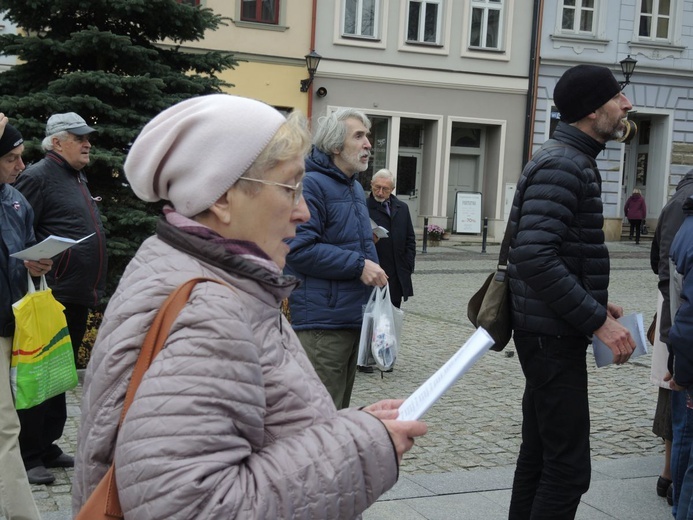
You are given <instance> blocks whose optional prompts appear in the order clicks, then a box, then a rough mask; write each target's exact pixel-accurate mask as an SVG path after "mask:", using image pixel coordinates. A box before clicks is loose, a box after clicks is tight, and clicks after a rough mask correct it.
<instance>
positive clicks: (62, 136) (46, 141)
mask: <svg viewBox="0 0 693 520" xmlns="http://www.w3.org/2000/svg"><path fill="white" fill-rule="evenodd" d="M54 137H57V138H58V141H60V142H62V141H65V140H67V138H68V137H70V132H68V131H67V130H63V131H62V132H58V133H57V134H53V135H49V136H46V137H44V138H43V141H41V148H43V149H44V150H45V151H47V152H50V151H51V150H53V138H54Z"/></svg>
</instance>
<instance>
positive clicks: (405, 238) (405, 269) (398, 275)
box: [366, 194, 416, 301]
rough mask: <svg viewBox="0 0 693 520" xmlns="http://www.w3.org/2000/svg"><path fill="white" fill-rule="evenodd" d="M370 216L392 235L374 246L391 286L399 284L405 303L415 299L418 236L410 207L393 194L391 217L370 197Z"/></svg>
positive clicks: (368, 203) (367, 202) (391, 196)
mask: <svg viewBox="0 0 693 520" xmlns="http://www.w3.org/2000/svg"><path fill="white" fill-rule="evenodd" d="M366 204H367V205H368V213H369V214H370V216H371V218H372V219H373V220H374V221H375V223H376V224H378V225H379V226H382V227H384V228H385V229H387V230H388V232H389V233H390V234H389V236H388V237H387V238H381V239H380V240H378V243H377V244H375V249H376V251H378V259H379V260H380V267H382V268H383V270H384V271H385V273H386V274H387V276H388V283H389V284H391V285H392V284H393V283H398V284H399V286H400V288H401V291H402V297H403V298H404V301H406V300H407V298H408V297H409V296H414V289H413V287H412V283H411V273H413V272H414V259H415V257H416V235H415V234H414V226H413V225H412V222H411V216H410V215H409V206H407V205H406V204H405V203H404V202H402V201H401V200H399V199H398V198H397V197H395V196H394V195H390V215H388V214H387V211H385V207H384V206H383V205H382V204H381V203H380V202H378V201H377V200H375V199H374V198H373V195H372V194H371V196H370V197H368V200H367V201H366Z"/></svg>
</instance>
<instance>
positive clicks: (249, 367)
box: [73, 94, 426, 520]
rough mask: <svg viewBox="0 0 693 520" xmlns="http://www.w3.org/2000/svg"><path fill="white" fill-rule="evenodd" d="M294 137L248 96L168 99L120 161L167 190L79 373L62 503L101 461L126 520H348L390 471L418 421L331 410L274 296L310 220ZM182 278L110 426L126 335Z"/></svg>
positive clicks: (156, 190) (121, 384) (89, 480)
mask: <svg viewBox="0 0 693 520" xmlns="http://www.w3.org/2000/svg"><path fill="white" fill-rule="evenodd" d="M308 144H309V135H308V133H307V131H306V129H305V122H304V120H303V118H302V117H301V116H299V115H297V114H292V115H291V116H289V117H288V119H285V118H284V116H282V115H281V114H280V113H279V112H277V111H276V110H275V109H273V108H271V107H269V106H268V105H265V104H263V103H260V102H258V101H253V100H250V99H246V98H242V97H237V96H230V95H224V94H215V95H210V96H202V97H198V98H194V99H189V100H187V101H183V102H181V103H179V104H177V105H175V106H173V107H171V108H169V109H167V110H165V111H164V112H162V113H161V114H159V115H158V116H157V117H155V118H154V119H153V120H152V121H151V122H150V123H149V124H147V125H146V126H145V128H144V129H143V130H142V132H141V134H140V135H139V137H138V138H137V140H136V141H135V143H134V144H133V146H132V149H131V150H130V153H129V155H128V157H127V160H126V162H125V175H126V177H127V179H128V181H129V182H130V185H131V186H132V189H133V190H134V192H135V193H136V194H137V195H138V196H139V197H140V198H142V199H144V200H146V201H158V200H161V199H163V200H167V201H169V202H170V205H168V206H166V207H165V209H164V215H163V218H162V220H161V221H160V223H159V225H158V227H157V231H156V235H155V236H152V237H150V238H149V239H147V240H146V241H145V242H144V243H143V244H142V246H141V247H140V249H139V251H138V252H137V254H136V255H135V257H134V258H133V260H132V262H131V263H130V265H129V266H128V267H127V269H126V270H125V273H124V274H123V277H122V279H121V281H120V284H119V286H118V289H117V290H116V292H115V294H114V295H113V297H112V298H111V300H110V303H109V305H108V308H107V309H106V313H105V316H104V320H103V324H102V326H101V329H100V330H99V335H98V337H97V340H96V343H95V345H94V350H93V353H92V357H91V360H90V363H89V366H88V368H87V374H86V378H85V383H84V394H83V402H82V423H81V427H80V432H79V441H78V450H77V457H76V465H75V476H74V484H73V509H74V511H75V512H77V511H79V510H80V509H81V508H82V505H83V504H84V503H85V501H86V500H87V499H88V497H89V495H90V494H91V493H92V492H93V491H94V489H95V487H96V485H97V484H98V483H99V481H100V480H101V478H102V477H103V475H104V474H105V473H106V470H107V469H108V467H109V465H110V464H111V462H112V461H113V463H114V468H115V474H116V481H117V487H118V496H119V499H120V503H121V506H122V508H123V513H124V516H125V518H146V519H148V520H154V519H158V518H161V519H164V518H165V519H173V518H186V519H194V518H199V519H205V520H212V519H225V520H226V519H231V518H242V519H260V518H262V519H266V518H273V519H274V518H286V519H301V518H334V519H337V518H344V519H350V518H358V517H359V516H360V514H361V513H362V512H363V511H364V510H365V509H366V508H367V507H368V506H370V505H371V504H372V503H373V502H374V501H375V500H376V499H377V498H378V497H379V496H380V495H381V494H382V493H384V492H385V491H387V490H388V489H389V488H391V487H392V486H393V484H394V483H395V482H396V480H397V475H398V465H399V463H400V462H401V459H402V455H403V454H404V453H405V452H406V451H408V450H409V449H410V448H411V447H412V445H413V443H414V438H415V437H417V436H419V435H423V434H424V433H425V432H426V425H425V424H424V423H421V422H418V421H397V420H396V417H397V408H398V406H399V405H400V404H401V401H397V400H386V401H380V402H379V403H376V404H374V405H371V406H367V407H365V408H362V409H345V410H340V411H337V410H336V409H335V407H334V405H333V403H332V399H331V398H330V395H329V394H328V393H327V391H326V389H325V388H324V386H323V385H322V383H321V381H320V379H319V378H318V376H317V375H316V373H315V371H314V370H313V368H312V366H311V363H310V362H309V361H308V358H307V357H306V355H305V353H304V351H303V349H302V348H301V345H300V343H299V342H298V340H297V338H296V336H295V334H294V333H293V331H292V329H291V326H290V325H289V323H288V322H287V321H286V319H285V318H284V316H283V315H282V313H281V311H280V304H281V301H282V300H283V299H284V298H285V297H286V296H287V295H288V294H289V292H291V290H292V289H293V288H294V287H295V286H296V280H295V279H293V278H291V277H288V276H284V275H283V274H282V268H283V267H284V263H285V258H286V255H287V253H288V251H289V248H288V246H287V244H286V241H287V240H288V239H290V238H292V237H293V236H294V235H295V230H296V226H297V225H298V224H300V223H302V222H305V221H306V220H308V218H309V213H308V208H307V206H306V204H305V201H304V200H303V198H302V196H301V182H302V178H303V174H304V154H305V153H306V151H307V148H308ZM197 277H206V278H212V279H214V280H218V281H221V282H223V284H219V283H211V282H206V283H198V284H197V285H196V286H195V287H194V289H193V291H192V293H191V295H190V298H189V299H188V302H187V304H186V305H185V307H184V308H183V310H182V311H181V312H180V314H179V315H178V317H177V318H176V320H175V322H174V323H173V326H172V328H171V331H170V333H169V335H168V337H167V339H166V343H165V347H164V349H163V350H162V351H161V353H160V354H159V355H158V356H157V357H156V358H155V359H154V361H153V362H152V364H151V367H150V368H149V369H148V370H147V372H146V373H145V374H144V377H143V379H142V382H141V384H140V386H139V389H138V390H137V393H136V395H135V399H134V400H133V402H132V404H131V406H130V408H129V410H128V412H127V414H126V416H125V419H124V422H123V425H122V427H121V428H120V431H117V424H118V419H119V415H120V413H121V411H122V408H123V400H124V395H125V391H126V387H127V385H128V382H129V380H130V376H131V374H132V370H133V365H134V363H135V360H136V358H137V356H138V354H139V350H140V347H141V344H142V341H143V338H144V336H145V334H146V332H147V330H148V329H149V328H150V326H151V324H152V321H153V319H154V316H155V315H156V313H157V311H158V310H159V308H160V306H161V305H162V303H163V301H164V300H165V299H166V297H167V296H168V295H169V294H170V293H171V292H172V291H174V290H175V289H176V287H178V286H179V285H181V284H182V283H184V282H186V281H187V280H190V279H193V278H197Z"/></svg>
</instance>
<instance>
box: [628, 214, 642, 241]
mask: <svg viewBox="0 0 693 520" xmlns="http://www.w3.org/2000/svg"><path fill="white" fill-rule="evenodd" d="M628 223H629V224H630V233H629V234H628V236H629V238H633V231H635V243H636V244H639V243H640V230H641V229H642V219H639V218H638V219H630V218H629V219H628Z"/></svg>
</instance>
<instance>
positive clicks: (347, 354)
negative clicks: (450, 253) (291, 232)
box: [285, 108, 387, 409]
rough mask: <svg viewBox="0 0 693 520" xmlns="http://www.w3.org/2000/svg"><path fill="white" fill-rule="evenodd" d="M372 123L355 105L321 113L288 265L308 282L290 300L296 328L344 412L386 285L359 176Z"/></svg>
mask: <svg viewBox="0 0 693 520" xmlns="http://www.w3.org/2000/svg"><path fill="white" fill-rule="evenodd" d="M370 126H371V123H370V121H369V120H368V118H367V117H366V115H365V114H364V113H362V112H360V111H358V110H354V109H349V108H345V109H341V110H338V111H336V112H334V113H332V114H330V115H328V116H326V117H322V118H320V120H319V122H318V128H317V130H316V132H315V136H314V138H313V148H312V150H311V152H310V153H309V154H308V157H307V158H306V176H305V178H304V180H303V195H304V197H305V199H306V203H307V204H308V208H309V210H310V220H309V221H308V222H306V223H305V224H301V225H299V226H298V228H297V229H296V236H295V237H294V238H292V239H291V240H290V241H289V246H290V248H291V251H290V253H289V255H288V257H287V263H286V268H285V269H286V272H287V273H288V274H292V275H294V276H296V277H297V278H299V279H300V280H301V282H302V284H301V286H300V287H299V288H298V289H296V290H295V291H294V292H293V293H292V294H291V296H290V297H289V308H290V311H291V322H292V326H293V328H294V330H295V331H296V334H297V335H298V338H299V339H300V341H301V344H302V345H303V348H304V349H305V351H306V353H307V354H308V357H309V359H310V361H311V363H312V364H313V366H314V367H315V371H316V372H317V373H318V375H319V376H320V379H321V380H322V382H323V383H324V384H325V386H326V387H327V390H328V391H329V393H330V395H331V396H332V399H333V401H334V403H335V406H336V407H337V408H338V409H339V408H346V407H348V406H349V401H350V400H351V390H352V387H353V385H354V378H355V376H356V358H357V354H358V345H359V336H360V332H361V322H362V318H363V305H364V304H365V303H366V301H367V300H368V296H369V295H370V293H371V290H372V289H371V288H372V287H373V286H378V287H383V286H384V285H385V284H386V283H387V275H386V274H385V271H383V269H382V268H381V267H380V266H379V265H378V256H377V253H376V251H375V245H374V244H373V236H372V232H371V225H370V218H369V216H368V208H367V207H366V197H365V194H364V192H363V188H362V187H361V184H359V182H357V180H356V174H357V173H359V172H362V171H364V170H366V169H367V168H368V160H369V158H370V155H371V143H370V142H369V140H368V136H369V129H370Z"/></svg>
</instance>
